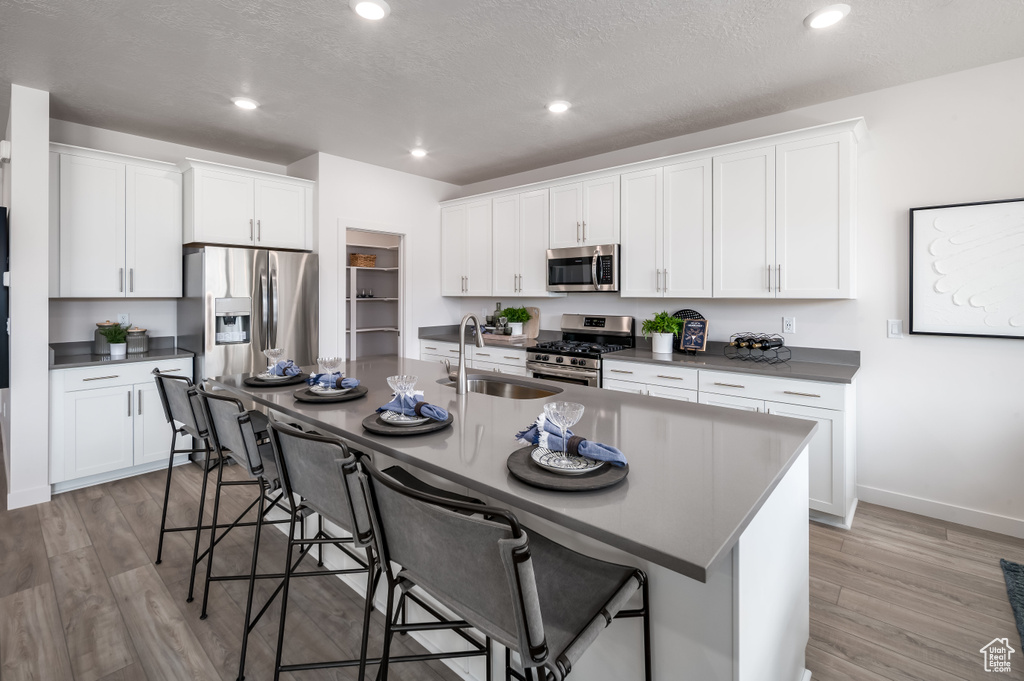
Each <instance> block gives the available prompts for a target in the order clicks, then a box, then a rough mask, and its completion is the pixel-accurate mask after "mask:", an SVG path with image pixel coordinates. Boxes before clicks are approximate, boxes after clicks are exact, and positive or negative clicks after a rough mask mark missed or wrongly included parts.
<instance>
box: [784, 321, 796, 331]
mask: <svg viewBox="0 0 1024 681" xmlns="http://www.w3.org/2000/svg"><path fill="white" fill-rule="evenodd" d="M782 333H796V317H783V318H782Z"/></svg>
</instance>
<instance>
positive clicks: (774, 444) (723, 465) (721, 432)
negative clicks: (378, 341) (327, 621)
mask: <svg viewBox="0 0 1024 681" xmlns="http://www.w3.org/2000/svg"><path fill="white" fill-rule="evenodd" d="M401 373H404V374H415V375H417V376H419V382H418V384H417V386H416V387H417V389H419V390H423V391H424V392H425V398H426V400H427V401H429V402H431V403H434V404H438V405H440V406H442V407H444V408H446V409H448V410H449V411H450V412H451V413H452V414H453V416H454V423H453V425H452V426H451V427H450V428H447V429H444V430H442V431H439V432H436V433H431V434H426V435H418V436H412V437H386V436H379V435H374V434H372V433H369V432H367V431H365V430H363V428H362V425H361V422H362V420H363V418H364V417H365V416H366V415H368V414H370V413H372V412H373V410H374V409H375V408H376V407H377V406H379V405H381V404H384V403H385V402H387V401H388V400H389V399H390V396H391V391H390V389H389V388H388V387H387V382H386V380H385V379H386V377H387V376H390V375H394V374H401ZM471 373H472V372H471ZM484 373H486V372H484ZM346 374H347V375H348V376H351V377H354V378H358V379H360V380H361V381H362V382H363V385H365V386H366V387H367V388H368V389H369V394H368V395H367V397H366V398H363V399H359V400H354V401H351V402H343V403H338V404H309V403H301V402H297V401H295V400H294V398H293V396H292V393H293V392H294V391H295V390H296V388H295V387H290V388H289V387H282V388H271V389H261V388H252V387H248V386H244V385H243V383H242V379H243V378H244V376H242V375H234V376H224V377H220V378H218V379H216V383H217V384H218V386H219V387H222V388H226V389H229V390H231V391H233V392H235V393H237V394H240V395H244V396H246V397H248V398H250V399H252V400H253V401H255V402H256V403H257V404H260V405H263V406H265V407H267V408H269V409H271V410H273V411H274V412H276V413H277V414H279V415H280V416H281V418H287V419H292V420H298V421H301V422H303V423H306V424H309V425H311V426H312V427H314V428H317V429H319V430H321V431H323V432H329V433H333V434H335V435H338V436H340V437H342V438H344V439H345V440H347V441H349V442H350V443H352V445H353V446H354V447H356V448H358V449H361V450H363V451H368V452H375V453H376V454H375V455H376V456H384V457H390V458H393V459H395V460H397V461H399V462H400V463H402V464H404V465H406V466H409V467H412V468H414V469H419V471H421V472H423V473H429V474H430V475H431V476H436V477H432V478H431V481H434V482H436V481H438V480H440V481H447V482H448V483H449V485H452V484H454V485H457V486H460V487H461V488H464V489H467V490H469V491H470V492H472V493H473V494H474V495H475V496H478V497H485V498H486V499H488V500H490V501H492V502H494V503H497V504H501V505H505V506H508V507H510V508H512V509H513V510H515V511H516V513H517V515H519V516H520V518H521V519H522V520H523V521H524V523H525V524H526V525H527V526H532V527H535V528H536V529H537V530H538V531H540V532H542V533H544V534H546V535H548V536H549V537H551V538H552V539H555V540H557V541H560V542H562V543H565V544H567V545H569V546H571V547H573V548H575V549H577V550H580V551H582V552H585V553H589V554H591V555H595V556H597V557H599V558H604V559H609V560H615V561H618V562H621V563H626V564H630V565H635V566H637V567H640V568H642V569H644V570H646V571H647V573H648V575H649V577H650V589H651V611H652V615H651V622H652V633H651V635H652V640H651V648H652V652H653V658H654V678H655V679H659V680H663V681H664V680H667V679H688V678H693V679H702V680H709V681H710V680H718V679H721V680H722V681H736V680H744V681H745V680H747V679H750V680H753V679H758V680H763V681H776V680H777V681H799V679H801V678H802V677H803V675H804V647H805V646H806V643H807V637H808V530H807V494H808V478H807V453H806V446H807V442H808V441H809V439H810V437H811V435H812V433H813V431H814V428H815V425H814V424H813V423H812V422H808V421H802V420H794V419H787V418H782V417H776V416H770V415H765V414H749V413H743V412H737V411H732V410H727V409H720V408H716V407H710V406H706V405H699V404H681V403H677V402H670V401H665V400H659V399H657V398H651V397H645V396H640V395H625V394H621V393H612V392H609V391H602V390H600V389H596V388H587V387H582V386H574V385H569V384H554V383H544V385H546V386H549V387H551V388H557V389H561V390H562V391H563V392H562V393H561V394H559V395H557V397H552V398H549V399H565V400H570V401H575V402H580V403H582V404H584V405H586V412H585V413H584V415H583V418H582V419H581V421H580V422H579V423H578V424H577V425H576V426H575V427H574V431H575V432H577V433H578V434H580V435H582V436H584V437H587V438H588V439H592V440H596V441H600V442H606V443H609V444H614V445H616V446H617V447H619V448H620V449H621V450H622V451H623V452H624V453H625V454H626V456H627V457H628V458H629V461H630V472H629V476H628V477H627V478H626V480H625V481H623V482H622V483H621V484H619V485H618V486H616V487H612V488H609V489H606V490H601V491H597V492H587V493H574V494H572V493H560V492H553V491H547V490H542V489H536V488H533V487H530V486H527V485H526V484H524V483H521V482H520V481H518V480H517V479H515V478H513V477H512V476H511V475H510V474H509V473H508V471H507V469H506V464H505V462H506V459H507V457H508V455H509V454H510V453H511V452H512V451H514V450H515V449H517V448H518V447H519V445H518V444H517V443H516V442H515V441H514V439H513V436H514V434H515V433H516V432H517V431H518V430H521V429H523V428H525V427H526V426H528V425H529V424H530V423H531V422H532V421H533V420H534V419H535V418H536V417H537V415H538V414H539V413H540V412H541V411H542V409H543V407H542V405H543V403H544V402H545V401H547V400H545V399H534V400H513V399H505V398H500V397H493V396H489V395H484V394H478V393H469V394H467V395H463V396H457V395H456V394H455V391H454V389H453V388H451V387H449V386H446V385H441V384H440V383H438V381H439V380H441V379H443V378H444V374H443V371H442V370H441V369H440V367H439V366H437V365H436V364H434V363H430V362H421V361H419V360H410V359H403V358H398V357H383V358H371V359H365V360H360V361H356V362H351V363H349V364H348V365H347V367H346ZM514 380H520V381H521V380H523V379H514ZM430 644H431V642H430V641H427V645H428V647H429V646H430ZM641 660H642V644H641V639H640V631H639V626H638V623H637V622H636V621H629V620H624V621H622V622H616V623H615V624H614V625H613V627H612V628H611V629H609V631H607V632H605V634H604V635H603V636H602V637H601V638H600V639H599V641H598V643H597V644H596V645H595V646H593V647H592V649H590V650H588V651H587V654H586V655H584V657H583V659H582V660H581V661H580V663H579V665H578V666H577V667H576V669H574V672H573V677H574V678H577V679H587V680H594V681H603V680H604V679H609V680H611V679H631V678H642V664H641ZM464 669H465V670H466V671H467V672H468V674H469V678H473V677H476V678H480V679H482V678H483V670H482V664H480V663H476V664H474V662H473V661H470V662H469V663H468V664H467V666H466V667H465V668H464Z"/></svg>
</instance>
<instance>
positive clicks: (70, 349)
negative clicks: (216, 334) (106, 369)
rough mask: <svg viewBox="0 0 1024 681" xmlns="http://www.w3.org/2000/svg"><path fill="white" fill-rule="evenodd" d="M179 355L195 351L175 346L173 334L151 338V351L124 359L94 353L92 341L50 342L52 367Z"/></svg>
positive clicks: (176, 356)
mask: <svg viewBox="0 0 1024 681" xmlns="http://www.w3.org/2000/svg"><path fill="white" fill-rule="evenodd" d="M179 357H195V353H194V352H190V351H188V350H184V349H182V348H178V347H175V345H174V338H173V337H171V336H165V337H155V338H150V339H149V352H139V353H133V354H130V355H127V356H126V357H124V359H110V355H95V354H93V352H92V341H77V342H70V343H51V344H50V369H74V368H76V367H88V366H94V365H96V364H132V363H135V362H152V361H153V360H159V359H177V358H179Z"/></svg>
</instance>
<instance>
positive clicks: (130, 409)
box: [128, 390, 132, 416]
mask: <svg viewBox="0 0 1024 681" xmlns="http://www.w3.org/2000/svg"><path fill="white" fill-rule="evenodd" d="M131 415H132V391H131V390H129V391H128V416H131Z"/></svg>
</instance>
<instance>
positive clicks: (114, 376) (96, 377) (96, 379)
mask: <svg viewBox="0 0 1024 681" xmlns="http://www.w3.org/2000/svg"><path fill="white" fill-rule="evenodd" d="M117 377H118V375H117V374H114V375H113V376H93V377H92V378H83V379H82V381H83V382H85V381H105V380H106V379H108V378H117Z"/></svg>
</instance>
